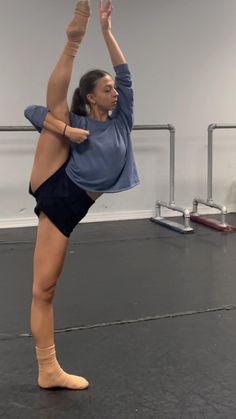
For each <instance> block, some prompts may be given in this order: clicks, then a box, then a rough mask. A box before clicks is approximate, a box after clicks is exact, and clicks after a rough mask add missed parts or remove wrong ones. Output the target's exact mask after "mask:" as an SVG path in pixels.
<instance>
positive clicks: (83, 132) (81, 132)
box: [76, 129, 90, 144]
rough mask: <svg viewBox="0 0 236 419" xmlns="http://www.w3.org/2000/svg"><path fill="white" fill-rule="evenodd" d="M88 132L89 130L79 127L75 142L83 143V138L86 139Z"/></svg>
mask: <svg viewBox="0 0 236 419" xmlns="http://www.w3.org/2000/svg"><path fill="white" fill-rule="evenodd" d="M89 134H90V132H89V131H86V130H84V129H80V130H79V136H78V138H77V140H76V142H77V143H78V144H81V143H83V142H84V141H85V140H87V138H88V136H89Z"/></svg>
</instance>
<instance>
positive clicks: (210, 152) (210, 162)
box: [207, 129, 213, 204]
mask: <svg viewBox="0 0 236 419" xmlns="http://www.w3.org/2000/svg"><path fill="white" fill-rule="evenodd" d="M212 144H213V130H212V129H211V130H209V129H208V166H207V201H208V202H209V204H210V203H211V201H212V183H213V182H212V171H213V146H212Z"/></svg>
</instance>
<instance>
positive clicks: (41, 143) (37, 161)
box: [30, 129, 70, 192]
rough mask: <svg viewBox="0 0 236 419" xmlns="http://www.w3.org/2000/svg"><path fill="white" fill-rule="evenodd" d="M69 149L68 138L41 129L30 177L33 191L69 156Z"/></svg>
mask: <svg viewBox="0 0 236 419" xmlns="http://www.w3.org/2000/svg"><path fill="white" fill-rule="evenodd" d="M69 151H70V146H69V141H68V140H66V139H65V138H64V137H62V136H61V135H59V134H54V133H52V132H49V131H47V130H45V129H43V130H42V132H41V134H40V137H39V140H38V144H37V148H36V152H35V157H34V163H33V168H32V172H31V177H30V184H31V189H32V191H33V192H34V191H35V190H36V189H37V188H38V187H39V186H40V185H41V184H42V183H43V182H44V181H45V180H46V179H48V178H49V177H50V176H52V175H53V173H55V172H56V171H57V170H58V169H59V168H60V167H61V166H62V165H63V163H65V161H66V160H67V159H68V157H69Z"/></svg>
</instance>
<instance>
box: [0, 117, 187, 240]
mask: <svg viewBox="0 0 236 419" xmlns="http://www.w3.org/2000/svg"><path fill="white" fill-rule="evenodd" d="M151 130H152V131H157V130H167V131H169V132H170V160H169V162H170V163H169V164H170V168H169V173H170V175H169V202H164V201H161V200H158V201H157V202H156V216H155V217H152V218H151V221H154V222H156V223H159V224H161V225H164V226H166V227H169V228H171V229H173V230H176V231H179V232H181V233H188V232H192V231H193V229H192V228H191V227H190V226H189V218H190V215H189V211H188V210H187V209H186V208H183V207H180V206H177V205H176V204H175V127H174V126H173V125H172V124H163V125H134V126H133V131H151ZM34 131H36V129H35V128H34V127H31V126H0V132H34ZM161 207H165V208H168V209H171V210H172V211H178V212H181V213H182V214H183V216H184V221H185V225H184V226H183V225H182V224H179V223H176V222H173V221H169V220H165V219H164V218H163V217H161V214H160V211H161Z"/></svg>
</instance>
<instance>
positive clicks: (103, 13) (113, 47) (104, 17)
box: [99, 0, 126, 67]
mask: <svg viewBox="0 0 236 419" xmlns="http://www.w3.org/2000/svg"><path fill="white" fill-rule="evenodd" d="M112 8H113V7H112V1H111V0H107V1H106V4H105V6H103V1H102V0H99V17H100V24H101V29H102V33H103V37H104V40H105V42H106V45H107V48H108V52H109V55H110V58H111V62H112V64H113V66H114V67H115V66H117V65H119V64H125V63H126V59H125V56H124V54H123V52H122V51H121V49H120V46H119V45H118V43H117V41H116V39H115V37H114V35H113V34H112V30H111V13H112Z"/></svg>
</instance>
